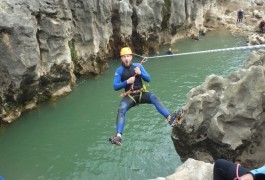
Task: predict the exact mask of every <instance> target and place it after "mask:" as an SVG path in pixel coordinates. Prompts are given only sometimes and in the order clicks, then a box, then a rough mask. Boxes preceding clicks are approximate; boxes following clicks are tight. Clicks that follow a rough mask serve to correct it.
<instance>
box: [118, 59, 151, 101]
mask: <svg viewBox="0 0 265 180" xmlns="http://www.w3.org/2000/svg"><path fill="white" fill-rule="evenodd" d="M147 60H148V59H147V58H146V57H143V60H142V61H141V62H140V63H139V64H138V66H137V67H140V66H141V65H142V64H143V63H145V62H146V61H147ZM135 76H137V73H135V74H134V75H133V76H132V77H135ZM142 89H145V90H146V88H142ZM136 91H138V90H136ZM140 91H141V89H140ZM132 92H134V91H133V84H132V85H131V87H130V89H129V90H128V91H126V92H124V93H121V95H120V97H125V96H126V95H128V94H129V93H132ZM142 92H143V91H141V96H142ZM133 100H134V98H133ZM134 102H136V101H135V100H134Z"/></svg>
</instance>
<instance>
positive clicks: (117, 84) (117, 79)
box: [113, 68, 127, 91]
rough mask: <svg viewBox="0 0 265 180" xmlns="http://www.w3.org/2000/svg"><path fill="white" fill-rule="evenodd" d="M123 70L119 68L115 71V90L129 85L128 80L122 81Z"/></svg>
mask: <svg viewBox="0 0 265 180" xmlns="http://www.w3.org/2000/svg"><path fill="white" fill-rule="evenodd" d="M121 71H122V69H120V68H118V69H117V70H116V72H115V76H114V81H113V88H114V90H115V91H118V90H120V89H122V88H124V87H125V86H126V85H127V82H126V81H123V82H121Z"/></svg>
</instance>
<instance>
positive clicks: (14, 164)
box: [0, 32, 249, 180]
mask: <svg viewBox="0 0 265 180" xmlns="http://www.w3.org/2000/svg"><path fill="white" fill-rule="evenodd" d="M243 45H246V43H245V40H244V38H242V37H234V36H232V35H230V34H228V33H221V32H211V33H209V34H207V36H206V37H204V38H203V39H202V40H201V41H193V40H190V39H183V40H180V41H178V42H177V43H176V44H174V45H172V46H171V48H172V50H173V51H174V53H181V52H189V51H199V50H207V49H216V48H226V47H227V48H228V47H234V46H243ZM168 47H169V46H166V47H163V48H161V54H164V52H166V51H167V49H168ZM177 50H178V51H177ZM248 55H249V51H231V52H221V53H211V54H200V55H189V56H177V57H167V58H160V59H152V60H151V59H150V60H149V61H148V62H146V63H145V64H144V66H145V69H146V70H147V71H148V72H149V74H150V75H151V77H152V82H151V83H149V90H150V91H152V92H154V93H155V94H157V95H158V96H159V97H160V99H161V100H162V102H163V103H164V104H165V105H166V106H167V107H168V108H169V110H170V111H173V110H175V109H178V108H179V107H181V106H183V105H184V104H185V103H186V94H187V92H188V91H189V90H190V89H191V88H193V87H196V86H198V85H200V84H201V83H202V82H203V81H204V79H205V78H206V77H207V76H208V75H210V74H217V75H222V76H226V75H228V74H229V73H230V72H232V71H235V70H238V69H240V68H241V67H242V65H243V62H244V61H245V60H246V59H247V58H248ZM119 65H120V62H119V61H118V60H112V61H111V63H110V69H109V70H108V71H107V72H106V73H105V74H103V75H101V76H98V77H95V78H82V79H79V80H78V82H77V84H76V86H75V87H73V92H72V93H71V94H69V95H67V96H65V97H61V98H59V99H58V100H57V101H55V102H52V101H51V102H48V103H44V104H42V105H40V106H39V107H38V108H37V109H35V110H33V111H30V112H27V113H24V114H23V115H22V117H21V118H20V119H19V120H17V121H16V122H14V123H13V124H11V125H4V126H2V127H1V128H0V175H2V176H4V177H5V178H6V180H62V179H63V180H108V179H110V180H113V179H115V180H141V179H152V178H156V177H165V176H167V175H170V174H173V173H174V171H175V169H176V167H177V166H179V165H180V164H181V163H182V162H180V159H179V157H178V155H177V153H176V151H175V149H174V146H173V143H172V141H171V138H170V134H171V128H170V127H169V126H168V125H167V123H166V120H165V119H163V117H162V116H161V115H160V114H159V113H158V112H157V111H156V110H155V108H154V107H153V106H152V105H140V106H137V107H135V108H132V109H131V110H130V111H129V112H128V113H127V119H126V125H125V129H124V136H123V146H121V147H118V146H114V145H111V144H109V143H108V142H107V139H108V137H110V136H112V135H114V133H115V122H116V113H117V107H118V104H119V101H120V98H119V97H118V96H119V94H120V93H121V92H115V91H114V90H113V89H112V82H113V76H114V71H115V69H116V68H117V67H118V66H119Z"/></svg>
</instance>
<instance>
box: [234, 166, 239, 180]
mask: <svg viewBox="0 0 265 180" xmlns="http://www.w3.org/2000/svg"><path fill="white" fill-rule="evenodd" d="M239 166H240V164H237V165H236V177H235V178H234V180H239V175H238V170H239Z"/></svg>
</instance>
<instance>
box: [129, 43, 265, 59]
mask: <svg viewBox="0 0 265 180" xmlns="http://www.w3.org/2000/svg"><path fill="white" fill-rule="evenodd" d="M261 48H265V44H261V45H252V46H243V47H233V48H224V49H213V50H206V51H195V52H186V53H179V54H171V55H161V56H151V57H145V56H141V55H138V54H134V55H136V56H139V57H142V58H146V59H154V58H162V57H172V56H184V55H191V54H204V53H212V52H222V51H235V50H244V49H261Z"/></svg>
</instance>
